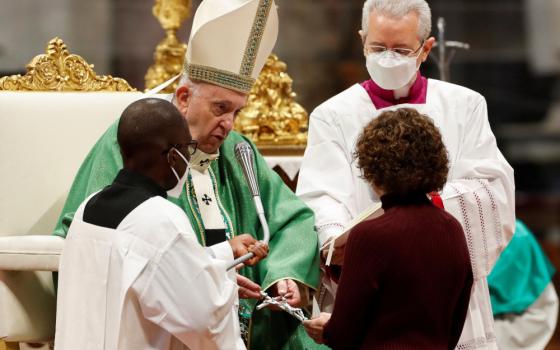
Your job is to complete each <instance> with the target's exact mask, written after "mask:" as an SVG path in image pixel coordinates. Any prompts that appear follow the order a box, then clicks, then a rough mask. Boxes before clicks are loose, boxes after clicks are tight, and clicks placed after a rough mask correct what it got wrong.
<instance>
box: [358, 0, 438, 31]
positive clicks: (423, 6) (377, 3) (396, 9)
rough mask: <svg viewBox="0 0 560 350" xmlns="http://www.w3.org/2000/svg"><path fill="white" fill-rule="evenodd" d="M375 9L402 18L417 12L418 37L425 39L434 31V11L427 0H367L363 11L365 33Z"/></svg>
mask: <svg viewBox="0 0 560 350" xmlns="http://www.w3.org/2000/svg"><path fill="white" fill-rule="evenodd" d="M373 11H375V12H378V13H381V14H383V15H386V16H389V17H393V18H402V17H404V16H405V15H407V14H408V13H410V12H416V14H417V15H418V38H419V39H420V40H425V39H427V38H428V36H429V35H430V32H431V31H432V11H431V10H430V6H428V3H427V2H426V1H425V0H366V2H365V3H364V9H363V12H362V30H363V32H364V33H367V31H368V26H369V16H370V14H371V13H372V12H373Z"/></svg>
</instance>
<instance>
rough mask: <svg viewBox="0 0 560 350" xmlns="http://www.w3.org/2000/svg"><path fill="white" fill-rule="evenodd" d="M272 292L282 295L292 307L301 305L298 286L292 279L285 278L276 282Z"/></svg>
mask: <svg viewBox="0 0 560 350" xmlns="http://www.w3.org/2000/svg"><path fill="white" fill-rule="evenodd" d="M273 294H274V295H277V296H283V297H284V298H286V301H287V302H288V304H290V306H292V307H300V306H301V293H300V291H299V287H298V285H297V283H296V282H295V281H294V280H291V279H285V280H280V281H278V282H276V284H275V285H274V290H273Z"/></svg>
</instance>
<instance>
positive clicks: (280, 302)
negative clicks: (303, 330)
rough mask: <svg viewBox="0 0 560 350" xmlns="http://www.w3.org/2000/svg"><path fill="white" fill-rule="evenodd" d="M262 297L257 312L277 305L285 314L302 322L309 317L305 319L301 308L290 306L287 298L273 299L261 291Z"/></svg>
mask: <svg viewBox="0 0 560 350" xmlns="http://www.w3.org/2000/svg"><path fill="white" fill-rule="evenodd" d="M261 296H262V297H263V301H262V302H261V303H260V304H259V305H257V310H260V309H263V308H265V307H267V306H271V305H275V306H278V307H279V308H280V309H282V310H284V311H285V312H287V313H289V314H290V315H292V316H293V317H295V318H297V319H298V320H299V321H300V322H303V321H305V320H307V317H305V315H304V314H303V311H302V310H301V309H300V308H297V307H293V306H291V305H290V304H288V301H287V300H286V298H285V297H283V296H278V297H275V298H273V297H271V296H270V295H268V294H267V293H266V292H264V291H261Z"/></svg>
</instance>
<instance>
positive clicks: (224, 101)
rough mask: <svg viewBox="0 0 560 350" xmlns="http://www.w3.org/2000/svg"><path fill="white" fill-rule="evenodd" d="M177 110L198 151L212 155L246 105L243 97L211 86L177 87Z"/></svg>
mask: <svg viewBox="0 0 560 350" xmlns="http://www.w3.org/2000/svg"><path fill="white" fill-rule="evenodd" d="M176 100H177V107H178V108H179V111H180V112H181V114H183V116H184V117H185V119H186V120H187V124H188V126H189V130H190V132H191V135H192V139H193V140H197V141H198V148H199V149H200V150H202V151H203V152H206V153H216V152H217V151H218V148H220V146H221V145H222V143H224V140H225V138H226V137H227V136H228V134H229V133H230V131H231V130H232V129H233V122H234V120H235V117H236V116H237V114H238V113H239V111H240V110H241V109H242V108H243V107H244V106H245V104H246V103H247V95H246V94H243V93H240V92H236V91H233V90H229V89H226V88H223V87H219V86H216V85H212V84H207V83H200V84H198V85H197V87H195V88H194V89H193V88H189V87H188V86H181V87H179V88H178V89H177V91H176Z"/></svg>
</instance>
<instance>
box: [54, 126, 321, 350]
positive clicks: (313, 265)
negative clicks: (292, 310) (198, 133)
mask: <svg viewBox="0 0 560 350" xmlns="http://www.w3.org/2000/svg"><path fill="white" fill-rule="evenodd" d="M117 126H118V121H117V122H115V123H113V125H112V126H111V127H109V129H108V130H107V131H106V132H105V134H104V135H103V136H102V137H101V138H100V139H99V140H98V142H97V143H96V144H95V146H94V147H93V149H92V150H91V151H90V153H89V154H88V155H87V157H86V159H85V160H84V162H83V163H82V165H81V167H80V169H79V171H78V174H77V175H76V178H75V179H74V183H73V184H72V188H71V189H70V193H69V194H68V198H67V200H66V203H65V205H64V209H63V211H62V214H61V215H60V218H59V219H58V223H57V226H56V228H55V231H54V234H55V235H59V236H62V237H65V236H66V233H67V231H68V227H69V226H70V223H71V221H72V218H73V216H74V212H75V211H76V209H77V208H78V206H79V205H80V204H81V203H82V202H83V201H84V200H85V199H86V198H87V197H88V196H89V195H90V194H92V193H94V192H96V191H99V190H101V189H102V188H104V187H105V186H108V185H109V184H111V183H112V182H113V180H114V178H115V176H116V175H117V173H118V171H119V170H120V169H121V168H122V158H121V155H120V152H119V146H118V144H117V136H116V135H117ZM243 141H245V142H249V141H248V140H247V139H246V138H245V137H243V136H242V135H240V134H238V133H235V132H231V133H230V134H229V136H228V137H227V138H226V140H225V142H224V144H223V145H222V146H221V147H220V156H219V158H218V159H217V160H216V161H214V162H213V163H212V165H211V170H212V172H213V174H214V176H215V180H216V184H217V187H218V193H219V197H220V200H221V202H222V204H223V206H224V208H225V210H226V211H227V213H228V214H229V217H230V218H231V221H232V224H233V230H234V232H233V234H234V235H237V234H241V233H250V234H251V235H253V236H255V237H256V238H258V239H261V238H262V234H263V232H262V228H261V226H260V223H259V220H258V217H257V215H256V212H255V207H254V204H253V199H252V196H251V194H250V192H249V188H248V186H247V185H246V182H245V179H244V177H243V172H242V169H241V167H240V166H239V164H238V163H237V160H236V158H235V155H234V146H235V145H236V144H237V143H239V142H243ZM249 144H250V145H251V147H252V148H253V151H254V155H255V171H256V175H257V178H258V182H259V186H260V192H261V199H262V202H263V207H264V210H265V214H266V217H267V221H268V224H269V227H270V242H269V247H270V251H269V255H268V257H267V258H266V259H264V260H263V261H261V262H260V263H259V264H258V265H257V266H256V267H244V268H242V269H241V270H240V273H241V274H242V275H244V276H246V277H248V278H250V279H251V280H253V281H255V282H256V283H258V284H260V285H261V287H262V288H263V289H267V288H269V287H271V286H272V285H273V284H274V283H276V282H277V281H279V280H281V279H285V278H291V279H293V280H295V281H298V282H300V283H301V284H304V285H306V286H308V287H310V288H312V289H315V288H316V287H317V285H318V284H319V252H318V238H317V234H316V233H315V230H314V216H313V212H312V211H311V209H309V208H308V207H307V206H306V205H305V204H304V203H303V202H302V201H301V200H299V199H298V198H297V197H296V196H295V194H294V193H293V192H292V191H291V190H290V189H289V188H288V187H287V186H286V185H285V184H284V183H283V182H282V180H281V179H280V177H279V176H278V175H277V174H276V173H275V172H274V171H272V170H271V169H270V168H269V167H268V166H267V164H266V162H265V160H264V158H263V157H262V156H261V154H260V153H259V152H258V151H257V149H256V147H255V146H254V145H253V144H252V143H251V142H249ZM170 200H171V201H173V202H174V203H176V204H177V205H179V206H180V207H181V208H182V209H183V210H184V211H185V213H186V214H187V216H188V217H189V219H190V222H191V225H192V227H193V230H194V231H195V232H196V234H197V236H198V239H199V242H201V244H203V242H204V239H203V235H204V233H203V232H201V229H202V230H203V228H202V227H201V225H200V218H199V217H198V214H197V213H196V210H195V209H194V208H192V206H191V204H189V200H188V199H187V194H186V191H185V189H183V193H182V194H181V197H180V198H179V199H178V200H175V199H170ZM241 304H242V306H245V308H246V309H247V310H249V312H250V311H252V310H253V309H254V305H255V301H249V300H245V299H241ZM250 348H251V349H257V350H260V349H274V350H276V349H313V348H320V347H319V346H318V345H317V344H315V343H314V342H313V341H312V340H311V339H310V338H309V337H307V335H306V334H305V331H304V330H303V327H302V326H301V325H300V324H299V322H298V321H297V320H296V319H295V318H293V317H292V316H290V315H288V314H286V313H284V312H280V311H277V312H272V311H270V310H268V308H265V309H263V310H260V311H255V312H253V314H252V318H251V328H250Z"/></svg>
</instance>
